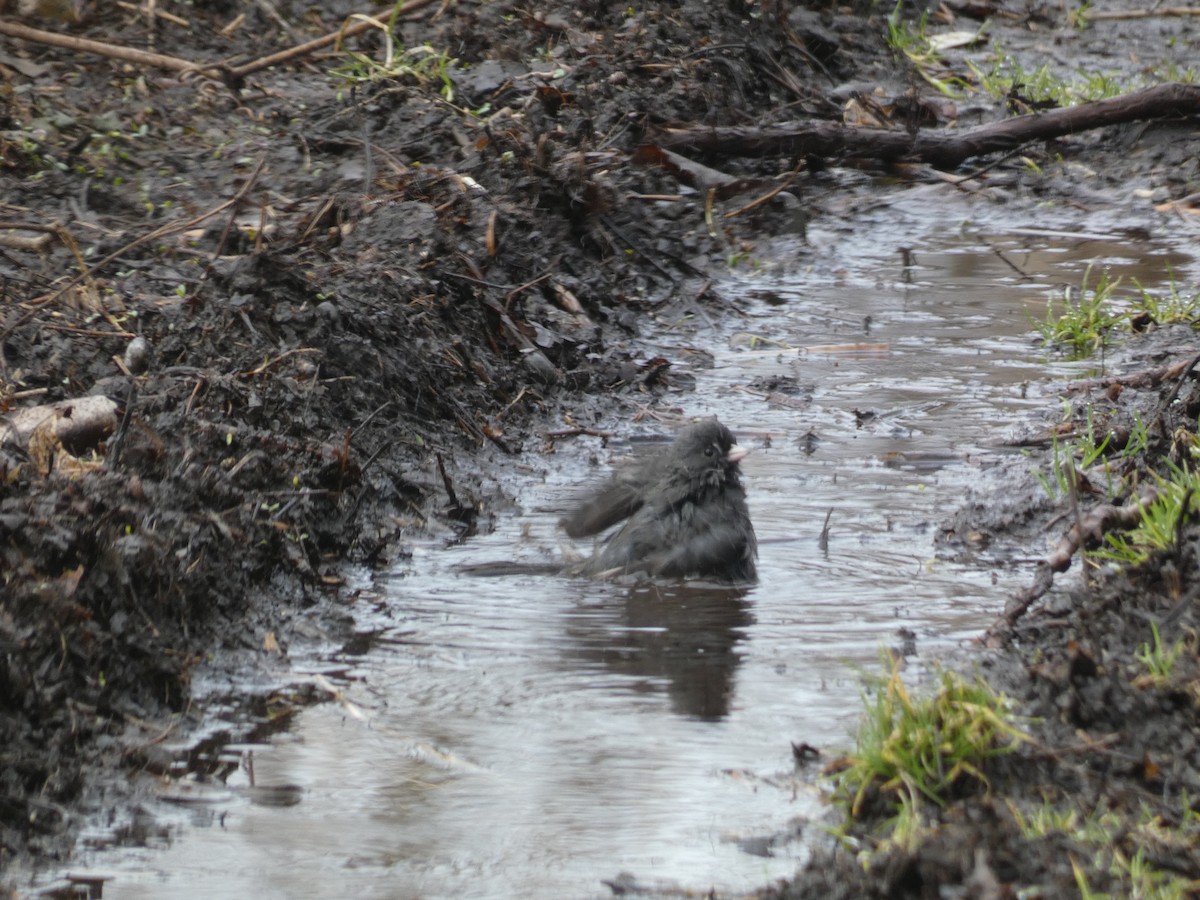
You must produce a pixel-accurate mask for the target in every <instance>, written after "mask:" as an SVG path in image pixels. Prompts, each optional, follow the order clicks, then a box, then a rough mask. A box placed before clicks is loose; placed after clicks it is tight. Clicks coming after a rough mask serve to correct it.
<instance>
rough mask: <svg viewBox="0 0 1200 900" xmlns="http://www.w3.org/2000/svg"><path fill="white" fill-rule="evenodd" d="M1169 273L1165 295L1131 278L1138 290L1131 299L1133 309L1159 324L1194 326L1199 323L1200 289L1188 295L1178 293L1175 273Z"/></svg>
mask: <svg viewBox="0 0 1200 900" xmlns="http://www.w3.org/2000/svg"><path fill="white" fill-rule="evenodd" d="M1169 274H1170V277H1171V281H1170V287H1169V288H1168V290H1167V293H1166V295H1165V296H1158V295H1156V294H1154V293H1152V292H1150V291H1148V290H1147V289H1146V288H1144V287H1143V286H1142V283H1141V282H1140V281H1138V280H1137V279H1136V278H1135V279H1133V285H1134V287H1136V288H1137V292H1138V295H1137V297H1135V298H1134V301H1133V308H1134V311H1135V313H1136V314H1138V315H1144V316H1149V317H1150V318H1151V319H1152V320H1153V321H1154V322H1155V323H1157V324H1159V325H1190V326H1191V327H1193V328H1195V327H1196V326H1197V325H1198V324H1200V290H1198V291H1195V292H1194V293H1192V294H1190V295H1189V294H1182V293H1180V291H1179V285H1178V283H1177V282H1176V281H1175V273H1174V272H1169Z"/></svg>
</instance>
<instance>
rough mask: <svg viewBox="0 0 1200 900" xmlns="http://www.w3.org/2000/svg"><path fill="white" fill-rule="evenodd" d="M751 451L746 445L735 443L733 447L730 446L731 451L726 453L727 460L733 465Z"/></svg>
mask: <svg viewBox="0 0 1200 900" xmlns="http://www.w3.org/2000/svg"><path fill="white" fill-rule="evenodd" d="M749 452H750V451H749V450H747V449H746V448H745V447H743V446H741V445H739V444H734V445H733V446H732V447H730V448H729V452H728V453H727V454H725V460H726V461H727V462H728V463H729V464H730V465H733V464H734V463H739V462H741V461H742V460H743V459H745V458H746V454H748V453H749Z"/></svg>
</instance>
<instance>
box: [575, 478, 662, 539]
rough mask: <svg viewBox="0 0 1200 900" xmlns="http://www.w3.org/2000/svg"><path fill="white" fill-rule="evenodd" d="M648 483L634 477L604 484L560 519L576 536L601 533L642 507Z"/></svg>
mask: <svg viewBox="0 0 1200 900" xmlns="http://www.w3.org/2000/svg"><path fill="white" fill-rule="evenodd" d="M644 492H645V485H644V484H641V483H640V482H637V481H635V480H633V479H616V480H614V481H612V482H610V483H609V484H607V485H605V486H604V487H603V488H601V489H600V490H599V491H597V492H596V493H595V494H593V495H592V496H591V497H589V498H588V499H587V500H585V501H583V502H582V503H580V504H579V507H578V508H577V509H576V510H575V511H574V512H573V513H571V514H570V515H568V516H564V517H563V519H562V520H561V521H560V524H561V525H562V527H563V529H564V530H565V531H566V532H567V534H568V535H570V536H571V537H573V538H579V537H585V536H587V535H589V534H599V533H600V532H601V531H604V530H605V529H606V528H610V527H612V526H613V525H616V524H617V523H618V522H620V521H621V520H622V519H627V518H629V517H630V516H632V515H633V514H634V513H635V512H637V511H638V510H639V509H641V508H642V503H643V496H644Z"/></svg>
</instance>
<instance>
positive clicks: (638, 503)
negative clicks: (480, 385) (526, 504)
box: [559, 416, 758, 583]
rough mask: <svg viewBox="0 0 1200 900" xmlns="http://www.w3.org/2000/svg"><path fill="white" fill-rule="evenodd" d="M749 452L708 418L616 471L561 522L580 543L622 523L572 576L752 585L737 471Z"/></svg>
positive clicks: (752, 552)
mask: <svg viewBox="0 0 1200 900" xmlns="http://www.w3.org/2000/svg"><path fill="white" fill-rule="evenodd" d="M747 452H748V451H747V450H746V449H745V448H744V447H741V446H739V445H738V443H737V441H736V439H735V438H734V436H733V432H731V431H730V430H729V429H728V428H726V427H725V426H724V425H722V424H721V423H720V422H719V421H718V420H717V418H716V417H715V416H712V417H709V418H706V419H702V420H700V421H699V422H696V423H694V424H692V425H689V426H688V427H686V428H684V429H683V430H682V431H681V432H680V433H679V434H678V436H677V437H676V438H675V440H674V442H673V443H672V444H671V445H670V446H669V447H666V448H665V449H663V450H661V451H659V452H658V453H657V454H655V455H654V456H653V457H651V458H650V459H648V460H646V461H645V462H642V463H640V464H638V465H635V466H632V467H630V468H629V469H627V470H625V471H622V472H618V473H617V474H616V475H614V476H613V477H612V478H611V479H610V480H609V481H608V482H606V483H605V484H603V485H601V486H600V487H599V488H597V489H595V490H594V491H593V492H592V493H591V494H590V495H587V496H586V497H585V499H583V500H582V502H580V503H579V504H578V506H577V507H576V508H575V509H574V511H572V512H571V513H570V514H569V515H567V516H565V517H564V518H563V519H561V520H560V522H559V524H560V525H561V526H562V528H563V530H564V531H566V533H567V534H568V535H569V536H570V537H572V538H580V537H586V536H588V535H595V534H599V533H601V532H603V531H605V530H606V529H608V528H611V527H612V526H614V525H616V524H617V523H619V522H622V521H624V525H622V526H621V527H620V529H618V530H617V531H615V532H614V533H613V534H612V535H611V536H610V537H608V538H607V539H606V540H605V541H604V543H603V544H601V545H600V547H599V548H598V549H597V550H596V552H595V554H594V555H593V556H592V557H591V558H590V559H586V560H583V561H582V562H580V563H577V564H575V565H574V566H573V567H571V568H570V572H571V573H572V574H578V575H586V576H589V577H593V578H612V577H617V576H642V577H649V578H651V579H654V578H660V579H685V580H705V581H719V582H726V583H746V582H753V581H755V580H756V579H757V569H756V565H755V560H756V559H757V557H758V540H757V538H756V537H755V535H754V526H753V525H752V524H751V522H750V511H749V509H748V507H747V505H746V491H745V489H744V488H743V487H742V481H741V472H740V470H739V467H738V464H739V463H740V462H741V461H742V459H744V458H745V456H746V454H747Z"/></svg>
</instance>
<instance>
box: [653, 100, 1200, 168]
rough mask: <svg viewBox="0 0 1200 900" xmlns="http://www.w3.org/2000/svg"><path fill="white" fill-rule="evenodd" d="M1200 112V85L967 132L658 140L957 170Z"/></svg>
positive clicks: (825, 129) (675, 146) (786, 131)
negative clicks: (1071, 138)
mask: <svg viewBox="0 0 1200 900" xmlns="http://www.w3.org/2000/svg"><path fill="white" fill-rule="evenodd" d="M1197 113H1200V85H1192V84H1181V83H1178V82H1172V83H1170V84H1160V85H1155V86H1154V87H1150V88H1145V89H1144V90H1140V91H1133V92H1132V93H1129V94H1123V95H1121V96H1120V97H1111V98H1109V99H1107V100H1095V101H1093V102H1091V103H1081V104H1079V105H1078V106H1071V107H1066V108H1064V109H1052V110H1049V111H1047V112H1042V113H1038V114H1036V115H1029V116H1019V117H1016V118H1011V119H1005V120H1004V121H1002V122H991V123H988V124H986V125H977V126H975V127H974V128H964V129H962V130H961V131H928V130H922V131H918V132H917V133H916V134H909V133H908V132H907V131H889V130H886V129H882V128H854V127H850V126H846V125H842V124H840V123H837V122H805V123H790V124H786V125H776V126H772V127H770V128H740V127H728V128H690V129H670V130H668V131H667V132H666V133H665V134H663V135H662V136H661V138H660V139H659V140H658V142H657V143H658V144H659V146H661V147H663V148H667V149H671V150H680V151H684V152H689V151H690V152H693V153H703V154H709V155H712V156H754V157H761V156H793V157H794V156H806V155H809V154H815V155H817V156H851V157H868V158H875V159H880V160H884V161H888V162H893V161H899V160H907V161H914V160H919V161H923V162H927V163H929V164H931V165H934V166H937V167H939V168H954V167H956V166H958V165H959V164H960V163H962V162H964V161H965V160H967V159H970V158H971V157H974V156H983V155H985V154H988V153H1004V152H1009V151H1011V150H1013V149H1014V148H1016V147H1019V146H1020V145H1022V144H1026V143H1029V142H1031V141H1045V140H1051V139H1053V138H1057V137H1063V136H1064V135H1068V134H1076V133H1078V132H1081V131H1088V130H1091V129H1094V128H1104V127H1108V126H1111V125H1123V124H1125V123H1128V122H1137V121H1141V120H1143V119H1163V118H1170V117H1174V116H1187V115H1195V114H1197Z"/></svg>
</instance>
